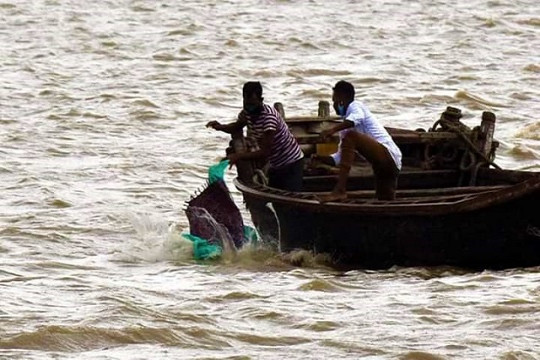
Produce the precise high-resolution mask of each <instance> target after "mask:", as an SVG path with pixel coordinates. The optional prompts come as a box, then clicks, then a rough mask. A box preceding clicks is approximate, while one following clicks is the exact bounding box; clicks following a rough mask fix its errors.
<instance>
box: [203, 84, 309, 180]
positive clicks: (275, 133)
mask: <svg viewBox="0 0 540 360" xmlns="http://www.w3.org/2000/svg"><path fill="white" fill-rule="evenodd" d="M242 95H243V98H244V108H243V109H242V111H240V113H239V114H238V119H237V120H236V121H235V122H233V123H230V124H220V123H219V122H217V121H210V122H209V123H208V124H206V126H207V127H211V128H213V129H215V130H219V131H223V132H226V133H229V134H231V133H234V132H236V131H240V130H242V129H243V128H244V127H245V126H247V128H248V133H249V134H250V136H252V137H253V138H254V139H255V140H256V142H257V145H258V149H257V150H256V151H252V152H244V153H233V154H230V155H229V156H228V159H229V161H230V164H231V165H234V164H236V163H237V162H238V160H257V159H265V160H268V162H269V165H270V167H269V170H268V185H269V186H270V187H275V188H278V189H283V190H288V191H301V190H302V173H303V168H304V154H303V153H302V150H301V149H300V146H299V145H298V142H297V141H296V139H295V138H294V136H293V135H292V133H291V132H290V130H289V128H288V127H287V124H286V123H285V121H284V120H283V118H282V117H281V115H280V114H279V112H278V111H277V110H276V109H274V108H273V107H271V106H269V105H266V104H265V103H264V102H263V100H264V98H263V97H262V86H261V83H260V82H258V81H250V82H247V83H245V84H244V87H243V89H242Z"/></svg>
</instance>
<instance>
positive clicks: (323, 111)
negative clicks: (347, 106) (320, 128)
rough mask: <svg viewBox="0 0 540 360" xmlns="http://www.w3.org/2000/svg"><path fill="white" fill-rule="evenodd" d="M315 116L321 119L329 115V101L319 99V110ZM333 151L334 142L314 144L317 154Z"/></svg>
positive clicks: (325, 154) (326, 153)
mask: <svg viewBox="0 0 540 360" xmlns="http://www.w3.org/2000/svg"><path fill="white" fill-rule="evenodd" d="M317 116H318V117H319V118H322V119H327V118H329V117H330V103H329V102H328V101H325V100H321V101H319V110H318V112H317ZM334 152H336V144H333V143H326V144H316V153H317V155H323V156H328V155H330V154H332V153H334Z"/></svg>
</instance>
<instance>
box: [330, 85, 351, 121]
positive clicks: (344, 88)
mask: <svg viewBox="0 0 540 360" xmlns="http://www.w3.org/2000/svg"><path fill="white" fill-rule="evenodd" d="M332 90H333V93H332V101H333V102H334V109H335V110H336V114H338V115H339V116H344V115H345V112H346V111H347V107H348V106H349V104H350V103H352V102H353V101H354V86H353V85H352V84H351V83H350V82H347V81H344V80H340V81H338V82H337V83H336V85H334V87H333V88H332Z"/></svg>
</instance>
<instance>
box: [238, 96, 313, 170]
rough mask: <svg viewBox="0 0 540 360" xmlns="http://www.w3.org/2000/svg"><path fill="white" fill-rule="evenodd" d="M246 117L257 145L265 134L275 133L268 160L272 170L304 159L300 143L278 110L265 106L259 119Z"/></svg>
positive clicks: (250, 134) (248, 127)
mask: <svg viewBox="0 0 540 360" xmlns="http://www.w3.org/2000/svg"><path fill="white" fill-rule="evenodd" d="M245 117H246V120H247V132H248V136H252V137H253V138H255V140H256V141H257V143H260V141H261V139H262V137H263V133H265V132H266V131H275V133H274V139H273V141H272V144H271V147H270V156H269V158H268V161H269V162H270V167H271V168H274V169H275V168H280V167H282V166H285V165H289V164H292V163H294V162H295V161H298V160H300V159H302V158H303V157H304V154H303V153H302V150H301V149H300V146H299V145H298V142H297V141H296V139H295V138H294V136H293V134H292V133H291V131H290V130H289V128H288V127H287V124H286V123H285V121H284V120H283V118H282V117H281V115H280V114H279V112H278V111H277V110H276V109H274V108H273V107H271V106H269V105H266V104H264V105H263V108H262V111H261V113H260V114H259V116H258V117H256V118H254V119H251V116H249V115H247V114H246V116H245Z"/></svg>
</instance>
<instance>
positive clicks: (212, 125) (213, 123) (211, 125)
mask: <svg viewBox="0 0 540 360" xmlns="http://www.w3.org/2000/svg"><path fill="white" fill-rule="evenodd" d="M221 126H222V125H221V124H220V123H219V121H216V120H213V121H210V122H208V123H207V124H206V127H207V128H212V129H214V130H219V128H220V127H221Z"/></svg>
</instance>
